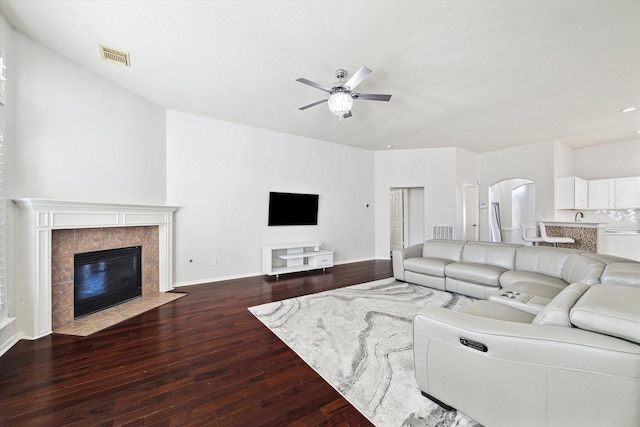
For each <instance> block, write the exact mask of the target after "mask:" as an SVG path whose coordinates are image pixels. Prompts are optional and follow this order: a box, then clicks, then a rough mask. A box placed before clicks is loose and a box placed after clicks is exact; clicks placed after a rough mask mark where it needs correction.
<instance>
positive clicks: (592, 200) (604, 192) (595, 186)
mask: <svg viewBox="0 0 640 427" xmlns="http://www.w3.org/2000/svg"><path fill="white" fill-rule="evenodd" d="M613 185H614V184H613V179H592V180H589V209H613V208H614V207H615V206H614V189H613Z"/></svg>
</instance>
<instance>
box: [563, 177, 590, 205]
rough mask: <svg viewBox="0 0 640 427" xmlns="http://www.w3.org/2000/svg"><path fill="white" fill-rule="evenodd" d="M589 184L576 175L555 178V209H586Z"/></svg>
mask: <svg viewBox="0 0 640 427" xmlns="http://www.w3.org/2000/svg"><path fill="white" fill-rule="evenodd" d="M588 188H589V185H588V183H587V181H586V180H584V179H582V178H578V177H577V176H569V177H566V178H558V179H557V180H556V209H587V208H588V207H589V206H588V195H589V190H588Z"/></svg>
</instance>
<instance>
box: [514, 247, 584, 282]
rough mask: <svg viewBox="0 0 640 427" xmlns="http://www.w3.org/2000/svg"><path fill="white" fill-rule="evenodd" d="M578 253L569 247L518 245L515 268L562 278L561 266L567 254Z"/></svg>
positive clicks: (567, 256)
mask: <svg viewBox="0 0 640 427" xmlns="http://www.w3.org/2000/svg"><path fill="white" fill-rule="evenodd" d="M575 253H578V252H577V251H574V250H571V249H561V248H551V247H546V246H520V247H518V248H517V249H516V270H517V271H530V272H532V273H540V274H545V275H547V276H551V277H555V278H557V279H561V278H562V266H563V265H564V263H565V262H566V260H567V258H569V255H571V254H575Z"/></svg>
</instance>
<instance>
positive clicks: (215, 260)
mask: <svg viewBox="0 0 640 427" xmlns="http://www.w3.org/2000/svg"><path fill="white" fill-rule="evenodd" d="M211 265H212V266H214V267H215V266H217V265H218V258H211Z"/></svg>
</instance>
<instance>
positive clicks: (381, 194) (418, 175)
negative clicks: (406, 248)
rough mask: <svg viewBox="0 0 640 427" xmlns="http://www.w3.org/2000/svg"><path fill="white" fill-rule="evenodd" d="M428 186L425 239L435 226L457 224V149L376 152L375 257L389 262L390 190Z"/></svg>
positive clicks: (429, 236)
mask: <svg viewBox="0 0 640 427" xmlns="http://www.w3.org/2000/svg"><path fill="white" fill-rule="evenodd" d="M394 187H395V188H409V187H424V203H425V206H424V230H425V236H424V239H430V238H431V237H432V232H431V227H432V226H433V225H435V224H450V225H455V224H456V149H455V148H434V149H422V150H394V151H376V152H375V205H374V206H375V234H376V235H375V256H376V258H379V259H389V248H390V237H389V221H390V218H389V190H390V189H391V188H394Z"/></svg>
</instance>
